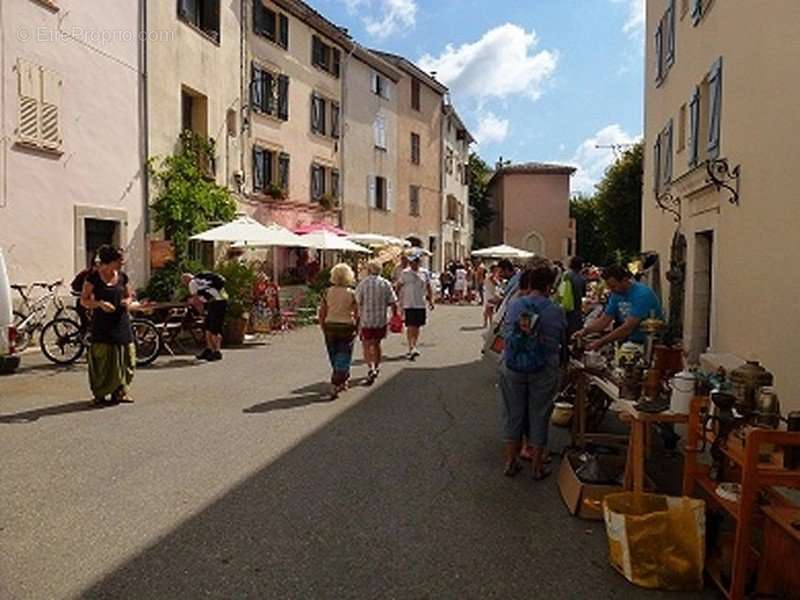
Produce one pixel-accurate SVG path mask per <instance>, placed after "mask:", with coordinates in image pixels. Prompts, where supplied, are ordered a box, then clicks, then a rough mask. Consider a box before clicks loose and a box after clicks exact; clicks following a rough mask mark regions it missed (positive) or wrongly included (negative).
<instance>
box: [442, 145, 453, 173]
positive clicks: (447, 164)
mask: <svg viewBox="0 0 800 600" xmlns="http://www.w3.org/2000/svg"><path fill="white" fill-rule="evenodd" d="M454 161H455V157H454V155H453V149H452V148H448V149H447V153H446V154H445V159H444V170H445V172H446V173H447V174H448V175H452V174H453V169H454V168H455V165H454V164H453V163H454Z"/></svg>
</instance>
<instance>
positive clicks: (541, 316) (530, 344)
mask: <svg viewBox="0 0 800 600" xmlns="http://www.w3.org/2000/svg"><path fill="white" fill-rule="evenodd" d="M554 282H555V273H554V272H553V269H552V268H551V267H549V266H544V265H541V266H538V267H536V268H534V269H527V270H526V271H525V272H524V273H523V275H522V277H521V280H520V289H524V290H527V289H530V290H531V291H530V292H529V293H528V294H527V295H520V297H519V298H517V299H516V300H514V301H513V302H512V303H511V305H510V306H509V307H508V312H507V313H506V319H505V322H504V327H503V334H504V335H503V337H504V339H505V341H506V344H505V350H504V354H503V364H502V376H501V378H500V382H501V391H502V395H503V404H504V408H505V441H506V449H505V450H506V454H505V468H504V473H505V474H506V475H507V476H513V475H515V474H516V473H517V472H518V471H519V469H520V463H519V453H520V450H521V447H522V438H523V436H524V435H525V434H526V433H527V437H528V444H529V446H530V447H531V462H532V466H531V476H532V477H533V479H535V480H540V479H543V478H544V477H546V476H547V475H549V474H550V472H549V470H547V468H546V467H545V457H546V456H545V455H546V451H547V443H548V429H549V424H550V416H551V415H552V412H553V406H554V404H553V403H554V399H555V395H556V393H557V391H558V384H559V376H560V364H561V360H562V348H563V346H564V344H565V343H566V336H565V334H566V327H567V323H566V318H565V317H564V311H563V310H562V309H561V308H560V307H559V306H558V305H556V304H555V303H553V302H552V301H551V300H550V298H549V296H550V294H551V291H552V286H553V284H554ZM526 412H527V422H526V416H525V415H526Z"/></svg>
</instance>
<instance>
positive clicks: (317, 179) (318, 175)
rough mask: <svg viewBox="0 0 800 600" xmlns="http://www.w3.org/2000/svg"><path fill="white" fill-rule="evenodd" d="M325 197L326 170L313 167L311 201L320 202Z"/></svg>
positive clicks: (313, 165)
mask: <svg viewBox="0 0 800 600" xmlns="http://www.w3.org/2000/svg"><path fill="white" fill-rule="evenodd" d="M323 195H325V168H324V167H322V166H320V165H315V164H312V165H311V200H312V201H314V202H319V200H320V198H322V196H323Z"/></svg>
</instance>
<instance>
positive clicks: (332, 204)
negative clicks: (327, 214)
mask: <svg viewBox="0 0 800 600" xmlns="http://www.w3.org/2000/svg"><path fill="white" fill-rule="evenodd" d="M338 204H339V203H338V202H337V201H336V197H335V196H334V195H333V194H322V196H320V199H319V205H320V206H321V207H322V208H323V209H324V210H333V209H334V208H336V206H337V205H338Z"/></svg>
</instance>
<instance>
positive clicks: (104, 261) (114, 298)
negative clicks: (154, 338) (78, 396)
mask: <svg viewBox="0 0 800 600" xmlns="http://www.w3.org/2000/svg"><path fill="white" fill-rule="evenodd" d="M97 260H98V265H97V268H96V269H94V270H91V271H90V272H89V273H88V274H87V275H86V280H85V281H84V283H83V290H82V291H81V304H82V305H83V307H84V308H85V309H86V310H89V311H92V343H91V346H90V347H89V385H90V387H91V389H92V395H93V396H94V401H95V403H97V404H101V403H104V402H105V401H106V397H107V396H110V398H111V402H132V400H131V398H130V396H129V395H128V389H129V387H130V385H131V382H132V381H133V374H134V369H135V365H136V348H135V346H134V343H133V331H132V330H131V320H130V314H129V310H130V308H131V306H132V305H133V304H134V301H133V293H132V292H131V288H130V285H129V284H128V276H127V275H126V274H125V273H123V272H122V265H123V263H124V258H123V254H122V251H121V250H119V249H118V248H114V247H112V246H101V247H100V248H99V249H98V251H97Z"/></svg>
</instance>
